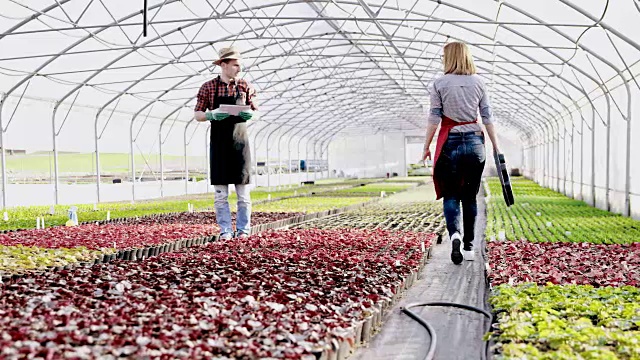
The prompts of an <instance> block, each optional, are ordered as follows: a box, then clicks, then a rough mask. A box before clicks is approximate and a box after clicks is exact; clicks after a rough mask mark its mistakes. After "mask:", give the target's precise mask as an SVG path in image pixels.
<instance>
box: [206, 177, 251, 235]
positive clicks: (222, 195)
mask: <svg viewBox="0 0 640 360" xmlns="http://www.w3.org/2000/svg"><path fill="white" fill-rule="evenodd" d="M235 187H236V194H238V214H237V218H236V229H237V230H238V233H245V234H247V235H249V234H250V233H251V196H250V192H249V185H235ZM214 207H215V209H216V220H217V221H218V225H219V226H220V235H222V234H233V228H232V227H231V210H230V209H229V185H215V197H214Z"/></svg>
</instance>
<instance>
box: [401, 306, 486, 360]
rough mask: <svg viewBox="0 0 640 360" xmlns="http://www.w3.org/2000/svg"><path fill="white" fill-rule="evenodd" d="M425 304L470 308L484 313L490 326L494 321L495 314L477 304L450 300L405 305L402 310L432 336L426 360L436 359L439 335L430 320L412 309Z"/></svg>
mask: <svg viewBox="0 0 640 360" xmlns="http://www.w3.org/2000/svg"><path fill="white" fill-rule="evenodd" d="M423 306H445V307H454V308H458V309H464V310H469V311H473V312H477V313H479V314H482V315H484V316H485V317H486V318H488V319H489V326H491V323H492V321H493V315H491V313H490V312H488V311H486V310H484V309H480V308H477V307H475V306H471V305H464V304H456V303H448V302H428V303H420V304H411V305H409V306H406V307H403V308H402V312H403V313H405V314H407V315H408V316H409V317H410V318H412V319H413V320H415V321H417V322H418V323H419V324H420V325H422V326H423V327H424V328H425V329H427V332H428V333H429V336H430V337H431V343H430V344H429V351H428V352H427V355H426V356H425V358H424V360H433V359H434V357H435V354H436V346H437V337H436V331H435V330H434V328H433V327H432V326H431V325H430V324H429V323H428V322H426V321H425V320H424V319H422V318H421V317H420V316H418V314H416V313H414V312H413V311H411V308H414V307H423ZM487 331H489V330H487ZM488 358H489V342H488V341H487V342H485V351H484V359H488Z"/></svg>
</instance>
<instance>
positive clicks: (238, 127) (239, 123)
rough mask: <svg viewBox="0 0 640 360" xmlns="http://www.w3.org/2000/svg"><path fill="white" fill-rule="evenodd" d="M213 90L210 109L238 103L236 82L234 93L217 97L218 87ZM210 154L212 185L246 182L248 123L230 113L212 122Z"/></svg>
mask: <svg viewBox="0 0 640 360" xmlns="http://www.w3.org/2000/svg"><path fill="white" fill-rule="evenodd" d="M215 89H216V90H215V95H214V100H213V109H212V110H215V109H217V108H219V107H220V105H237V101H238V99H240V98H241V97H240V90H239V88H238V85H237V84H236V94H235V96H218V87H217V86H216V87H215ZM246 96H248V94H247V95H246ZM209 154H210V157H209V159H210V163H209V167H210V169H211V185H229V184H241V185H247V184H249V182H250V181H251V179H250V176H249V175H250V172H251V152H250V151H249V136H248V134H247V122H246V121H244V120H242V118H241V117H239V116H233V115H232V116H229V117H228V118H226V119H224V120H213V121H211V147H210V151H209Z"/></svg>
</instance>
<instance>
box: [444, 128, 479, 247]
mask: <svg viewBox="0 0 640 360" xmlns="http://www.w3.org/2000/svg"><path fill="white" fill-rule="evenodd" d="M485 160H486V154H485V147H484V136H483V135H482V134H481V133H479V132H464V133H455V132H452V133H450V134H449V137H448V138H447V142H446V143H445V144H444V147H443V148H442V153H441V154H440V158H439V159H438V164H437V165H438V177H441V178H442V179H443V180H444V181H443V184H444V187H443V189H442V195H443V208H444V217H445V219H446V221H447V231H448V232H449V236H451V235H453V234H454V233H456V232H461V231H460V230H461V229H460V202H462V213H463V216H462V220H463V224H464V231H463V232H462V233H463V234H464V236H463V242H464V249H465V250H470V249H471V248H472V247H473V238H474V230H475V225H476V216H477V215H478V204H477V202H476V196H477V195H478V191H479V190H480V182H481V179H482V171H483V170H484V163H485Z"/></svg>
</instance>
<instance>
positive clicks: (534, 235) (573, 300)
mask: <svg viewBox="0 0 640 360" xmlns="http://www.w3.org/2000/svg"><path fill="white" fill-rule="evenodd" d="M512 184H513V190H514V195H515V198H516V199H517V201H516V204H515V205H514V206H511V207H510V208H506V207H505V206H504V201H503V199H502V196H501V186H500V183H499V181H498V180H497V179H490V180H488V181H487V185H488V188H489V192H490V193H491V194H492V196H491V197H490V198H489V199H488V201H487V230H486V235H487V239H488V244H487V257H488V263H489V279H490V283H491V284H492V286H494V288H493V289H492V290H493V291H492V296H491V298H490V302H491V305H492V307H493V310H494V312H495V313H496V314H497V323H496V324H494V330H493V331H492V332H491V333H490V334H488V337H490V338H491V339H492V341H493V342H494V343H495V348H494V350H495V358H496V359H640V346H639V344H640V331H639V329H640V305H638V304H639V303H640V302H639V300H640V289H639V288H638V286H640V260H639V258H640V226H639V225H640V223H639V222H637V221H634V220H632V219H629V218H625V217H622V216H619V215H615V214H612V213H609V212H606V211H602V210H598V209H595V208H592V207H590V206H588V205H586V204H585V203H584V202H581V201H576V200H573V199H570V198H567V197H565V196H564V195H562V194H559V193H557V192H555V191H552V190H550V189H546V188H542V187H540V186H539V185H537V184H536V183H534V182H533V181H530V180H526V179H522V178H516V179H513V180H512Z"/></svg>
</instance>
